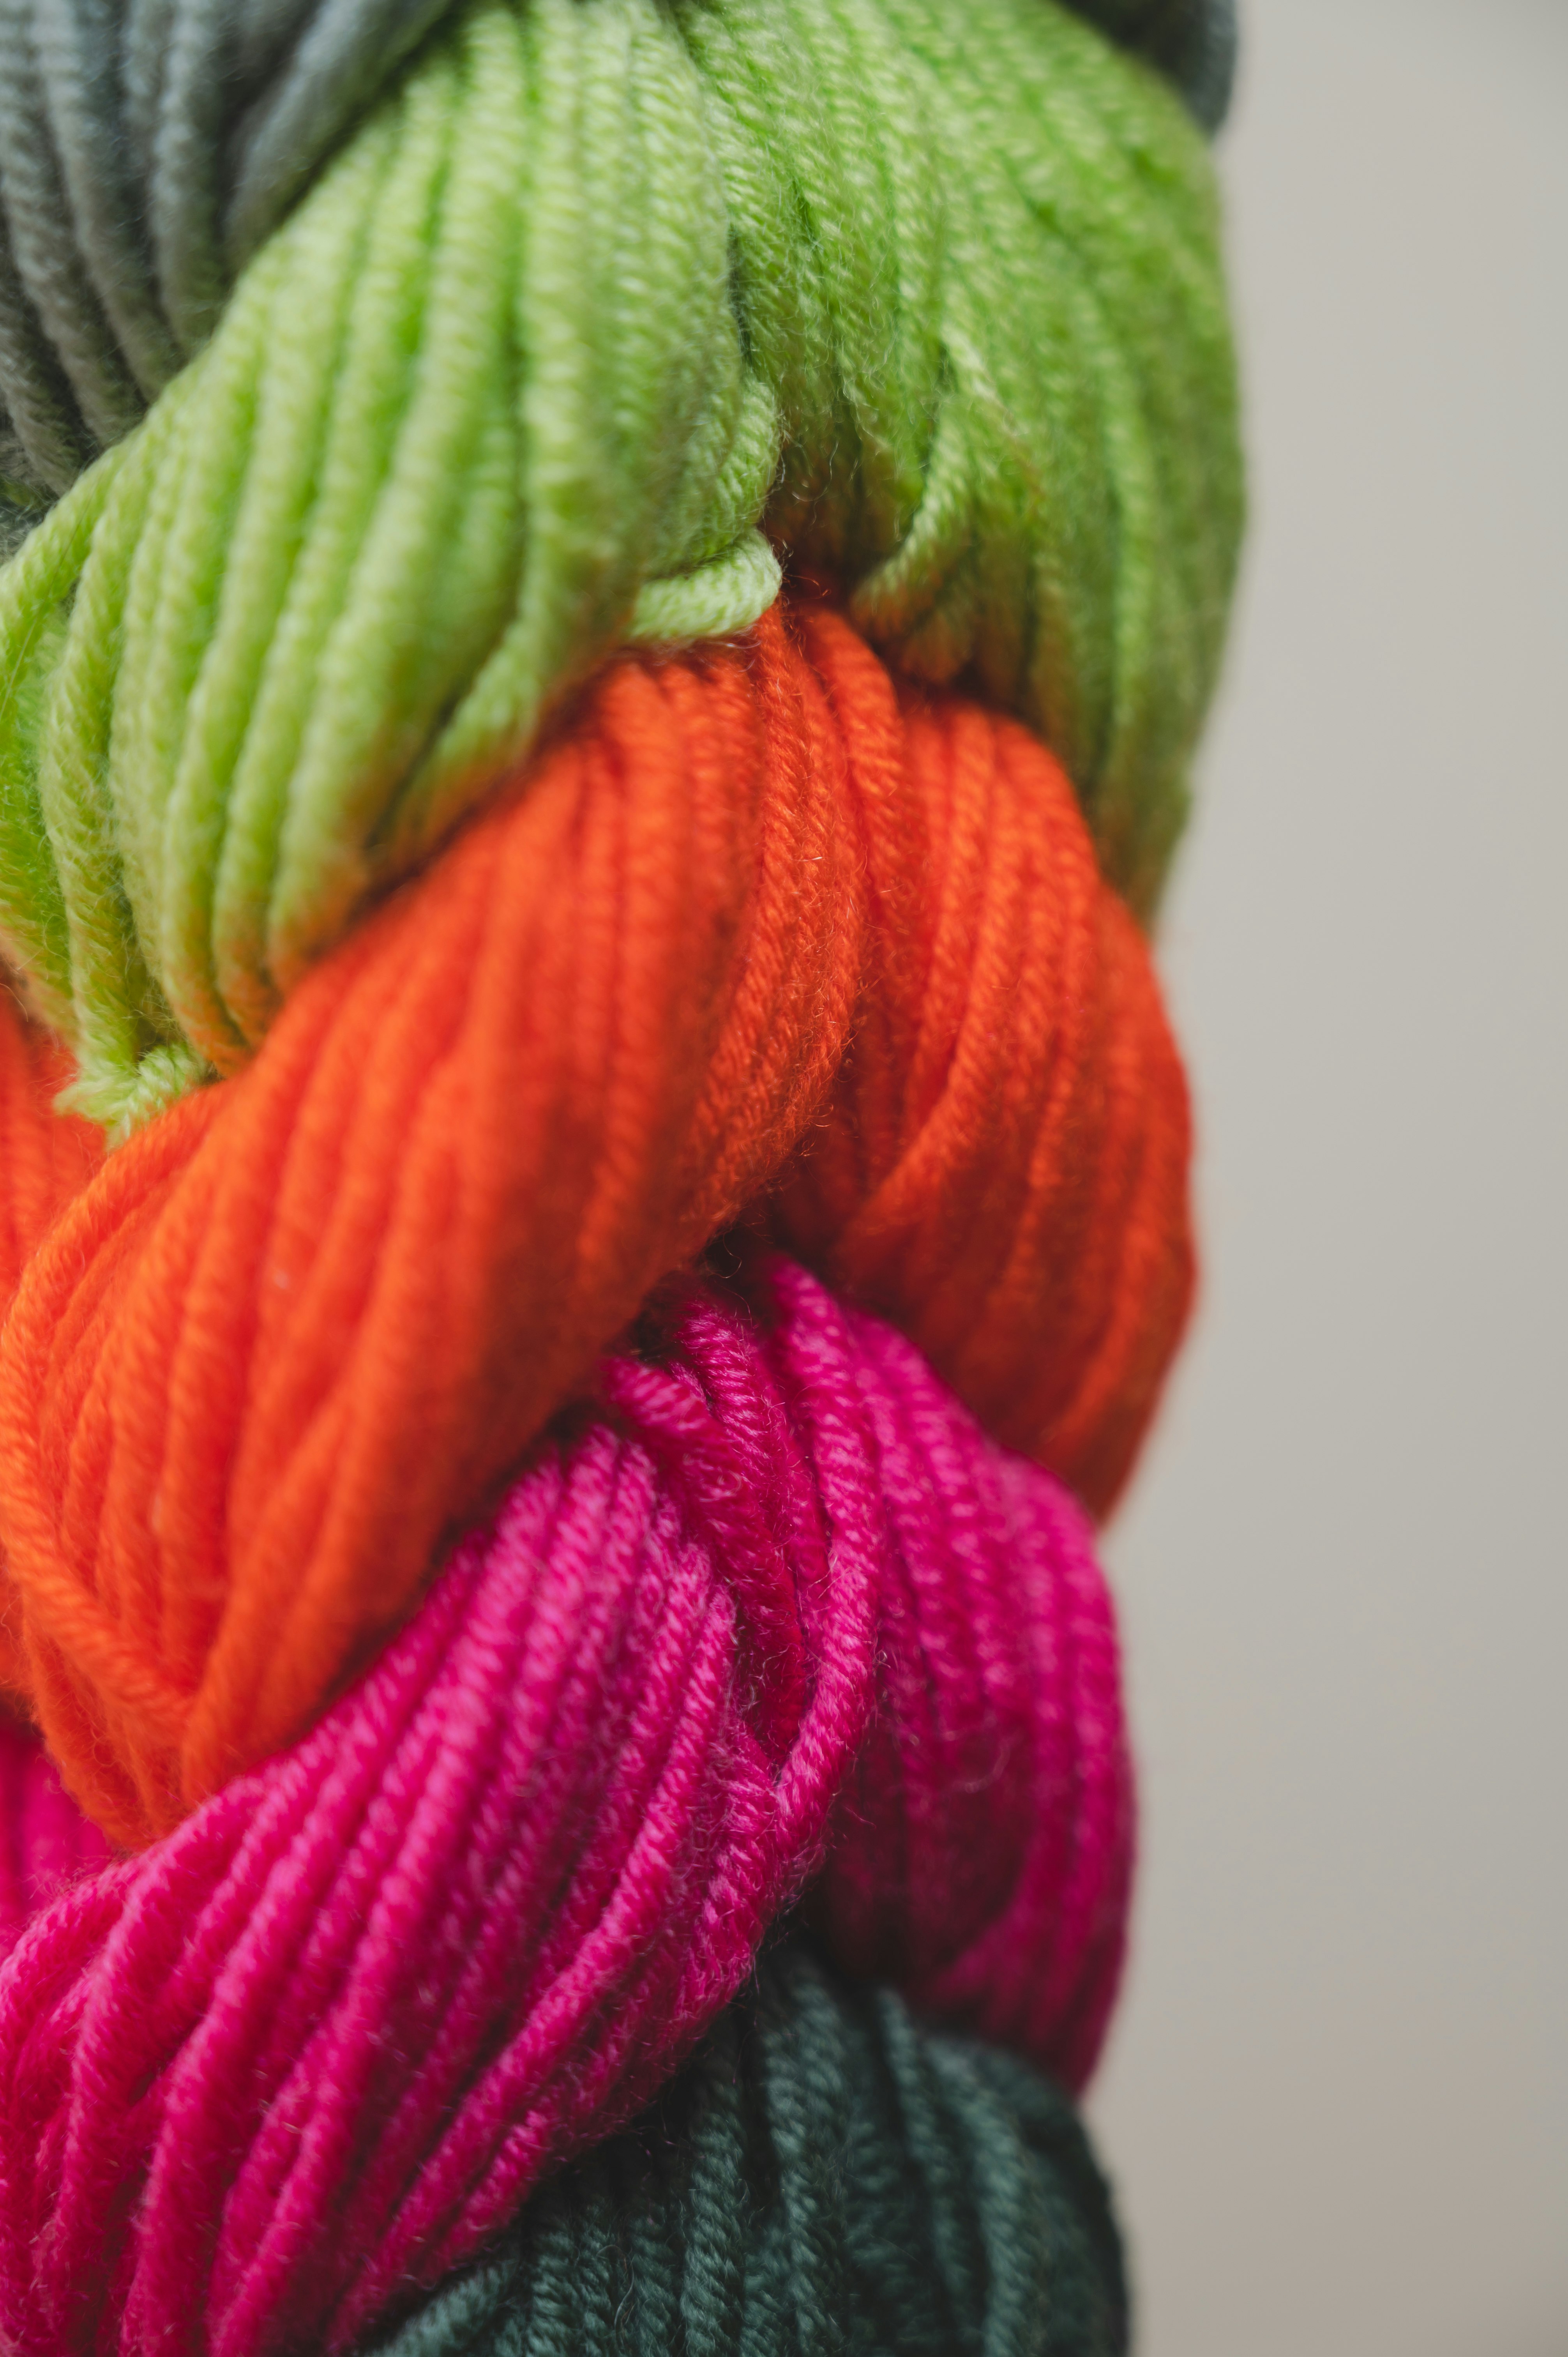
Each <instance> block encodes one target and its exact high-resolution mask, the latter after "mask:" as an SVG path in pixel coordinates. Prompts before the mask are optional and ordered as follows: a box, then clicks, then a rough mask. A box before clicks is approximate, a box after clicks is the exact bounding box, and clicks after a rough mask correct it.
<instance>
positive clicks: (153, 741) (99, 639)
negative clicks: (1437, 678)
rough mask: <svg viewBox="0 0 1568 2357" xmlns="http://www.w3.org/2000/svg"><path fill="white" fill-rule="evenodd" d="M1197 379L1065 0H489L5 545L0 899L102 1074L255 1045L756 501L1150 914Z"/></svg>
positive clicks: (1181, 641) (1184, 129) (715, 562)
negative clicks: (1014, 744)
mask: <svg viewBox="0 0 1568 2357" xmlns="http://www.w3.org/2000/svg"><path fill="white" fill-rule="evenodd" d="M60 5H64V0H60ZM1232 378H1233V371H1232V361H1231V353H1230V332H1229V327H1228V322H1227V317H1226V308H1225V300H1224V293H1223V286H1222V282H1221V276H1220V269H1219V250H1218V213H1217V203H1216V197H1215V191H1214V187H1213V179H1212V174H1211V171H1210V168H1209V165H1208V158H1207V156H1206V154H1205V151H1204V148H1203V145H1202V142H1201V140H1200V139H1199V137H1198V135H1197V133H1196V131H1195V130H1194V128H1193V126H1192V124H1190V123H1189V122H1188V121H1187V117H1186V115H1185V113H1184V111H1183V109H1182V107H1181V106H1180V104H1179V102H1178V101H1177V100H1176V98H1175V97H1174V96H1173V95H1172V94H1171V93H1170V92H1169V91H1167V90H1166V89H1165V87H1164V86H1163V85H1162V84H1161V83H1160V81H1158V79H1157V77H1155V75H1153V74H1152V73H1150V72H1149V71H1148V70H1146V69H1144V68H1142V67H1141V66H1139V65H1138V64H1136V63H1135V62H1133V61H1132V60H1129V59H1126V58H1125V57H1123V56H1122V55H1121V54H1119V53H1118V52H1117V51H1116V50H1114V49H1113V48H1111V47H1109V46H1108V45H1107V43H1106V42H1105V41H1104V40H1103V39H1102V38H1101V37H1100V36H1099V35H1097V34H1096V33H1094V32H1093V31H1092V30H1091V29H1090V28H1089V27H1085V26H1084V25H1082V24H1080V23H1079V22H1078V21H1076V20H1075V19H1074V18H1072V17H1071V16H1068V15H1066V14H1064V13H1063V12H1062V11H1061V10H1060V9H1058V7H1056V6H1055V5H1052V0H970V5H967V6H966V7H965V8H964V9H963V10H961V11H960V12H958V13H957V14H956V15H955V13H954V11H953V9H952V6H951V5H950V0H703V5H697V0H682V5H680V6H678V7H675V8H673V9H664V8H662V7H660V6H659V5H656V0H526V5H523V0H518V5H510V0H469V5H467V6H466V7H464V8H463V9H461V10H459V11H458V12H457V13H456V15H455V16H453V18H452V19H451V21H450V22H449V23H448V24H446V25H444V26H443V27H442V28H441V29H440V30H439V32H438V33H437V34H436V35H435V37H434V38H432V39H431V40H430V41H429V42H427V43H426V44H425V45H424V47H423V48H421V49H420V50H419V51H418V53H417V55H416V56H415V57H414V58H413V59H412V60H411V61H410V63H409V64H408V65H407V67H406V69H405V70H404V71H403V74H402V76H401V77H400V78H399V79H398V80H397V81H394V82H393V84H392V86H391V87H390V88H389V90H388V91H387V93H386V95H385V97H384V98H383V100H382V101H381V102H380V104H379V105H378V106H377V107H376V108H375V110H374V111H373V112H372V113H371V114H370V115H369V116H368V117H367V118H366V119H365V120H364V121H363V122H362V123H361V124H360V125H359V126H358V127H357V129H356V130H355V132H354V135H353V136H352V137H351V138H349V140H348V142H347V144H345V145H343V146H341V147H340V148H339V149H338V152H337V153H336V154H335V156H333V158H332V160H331V161H330V163H329V164H328V167H327V168H326V169H325V170H324V171H323V172H322V173H321V175H320V176H319V177H318V178H317V179H316V180H315V181H314V182H313V183H312V185H311V186H310V187H309V188H308V189H307V191H306V193H305V194H304V196H303V197H302V198H301V199H300V201H299V203H298V204H297V205H296V206H295V209H294V210H292V211H291V212H290V213H289V214H288V216H287V218H286V219H285V221H283V223H282V225H281V226H280V227H279V228H278V229H277V230H276V231H275V232H274V234H273V235H272V236H271V237H269V238H268V239H267V241H266V242H265V243H264V244H263V246H262V247H261V248H260V250H259V251H258V252H257V253H256V254H255V255H254V257H253V259H252V261H251V263H250V264H248V266H247V268H246V269H245V271H244V272H243V274H242V276H241V278H240V280H239V282H238V284H237V285H236V287H235V289H234V292H233V294H232V296H231V298H230V299H229V301H228V303H227V304H226V306H225V307H224V309H223V311H222V314H221V317H220V319H219V322H218V325H217V327H216V328H215V330H214V332H213V335H212V337H211V339H210V340H209V342H208V343H207V344H206V345H205V346H204V347H203V348H202V349H201V350H200V351H199V353H198V354H197V355H196V357H195V358H194V359H193V360H191V361H189V362H188V365H187V366H186V367H185V368H184V369H183V370H182V371H180V373H179V374H178V375H177V376H176V377H175V378H174V379H173V380H172V381H171V382H170V383H169V384H168V386H167V388H166V391H165V392H164V393H162V394H161V396H160V397H159V399H158V401H157V403H156V404H155V406H154V408H153V409H152V411H151V412H150V414H148V416H147V417H146V419H145V422H144V423H143V424H142V425H140V426H138V427H137V428H136V430H135V431H134V433H133V434H131V435H130V436H128V437H126V438H125V439H124V440H122V441H120V442H118V443H116V444H115V446H114V447H113V449H112V450H111V451H110V452H109V453H108V454H107V455H106V456H105V457H103V458H102V459H101V460H99V461H98V463H97V464H96V466H95V467H94V468H91V470H90V471H89V472H88V473H87V474H86V475H85V476H84V477H83V478H82V479H81V480H80V481H78V482H77V483H76V484H75V486H74V487H73V488H72V489H71V490H70V492H69V493H68V494H67V496H66V497H65V499H64V500H62V501H61V502H60V504H59V506H58V507H57V508H56V509H55V510H54V511H52V512H51V514H50V515H49V516H48V519H47V520H46V521H45V522H43V523H42V524H41V525H40V526H39V528H38V531H37V532H35V533H33V534H32V536H31V538H30V539H29V540H28V541H27V543H26V544H24V546H23V547H22V549H21V551H20V552H19V553H18V554H17V555H16V557H15V558H14V559H13V560H12V562H11V563H10V565H7V566H5V568H4V569H3V570H0V638H3V639H4V641H5V645H6V647H7V650H8V657H9V660H8V668H7V674H6V682H5V694H4V695H3V696H0V816H5V814H8V815H9V824H8V825H5V826H0V940H3V942H4V944H5V951H6V954H7V955H8V956H9V958H10V959H11V961H12V963H14V964H15V966H16V969H17V971H18V972H19V973H21V974H24V975H25V976H26V977H27V982H28V985H29V988H30V990H31V993H32V997H33V1003H34V1005H35V1006H37V1007H38V1010H39V1011H40V1012H41V1013H43V1014H45V1015H46V1016H47V1017H48V1019H49V1020H50V1021H52V1022H54V1023H56V1024H57V1026H59V1028H63V1029H65V1030H66V1032H67V1033H68V1035H69V1038H70V1044H71V1046H72V1049H73V1051H74V1053H75V1054H76V1056H77V1059H78V1061H79V1064H80V1066H81V1083H80V1103H81V1105H82V1107H83V1109H85V1110H87V1111H89V1112H91V1114H92V1115H93V1117H94V1118H95V1119H98V1120H99V1121H101V1122H102V1123H103V1124H104V1125H107V1126H110V1127H112V1128H114V1129H116V1130H117V1131H119V1130H123V1129H125V1128H128V1127H130V1126H133V1125H134V1124H135V1123H136V1122H137V1121H139V1120H141V1119H144V1118H145V1116H146V1114H148V1112H149V1111H151V1110H152V1109H154V1108H155V1107H156V1105H157V1104H158V1103H163V1102H166V1101H167V1100H168V1099H169V1098H170V1097H171V1096H173V1095H177V1094H178V1093H179V1092H181V1091H182V1090H185V1089H188V1088H189V1087H190V1086H192V1085H194V1084H195V1083H196V1082H198V1081H199V1080H200V1079H201V1078H202V1077H204V1076H205V1075H206V1074H208V1073H209V1072H210V1071H218V1072H231V1071H235V1070H237V1069H238V1068H239V1067H240V1066H241V1065H242V1063H243V1062H244V1061H245V1060H247V1059H248V1058H249V1056H250V1055H251V1054H252V1053H253V1051H254V1049H255V1048H256V1046H257V1045H258V1044H259V1042H260V1040H261V1039H262V1038H263V1036H264V1035H265V1033H266V1031H267V1029H268V1028H269V1027H270V1025H271V1024H272V1023H273V1022H274V1020H275V1019H276V1016H277V1013H278V1009H279V1006H280V1005H281V1003H282V1001H283V1000H284V999H285V997H286V996H287V994H288V993H289V991H290V990H292V989H293V988H295V986H296V985H297V983H298V981H299V979H300V977H301V975H302V974H303V973H304V972H305V971H306V968H307V967H308V966H309V965H310V964H311V963H313V962H314V961H315V960H317V958H318V957H319V956H320V955H321V954H322V953H323V952H325V951H327V950H328V948H330V947H331V946H332V945H333V944H334V943H335V942H337V941H338V940H339V939H340V938H341V937H342V935H343V933H344V931H345V930H346V928H347V927H348V926H349V923H350V922H351V920H353V918H354V917H355V915H356V913H357V912H358V911H359V910H360V908H361V907H362V906H363V904H364V903H365V901H366V900H367V899H368V898H370V897H372V896H373V895H375V894H376V893H379V892H381V891H382V890H384V889H385V888H386V887H387V886H388V885H389V884H390V883H392V882H393V881H394V880H396V878H398V877H401V876H403V875H404V874H406V873H408V872H409V871H410V870H411V869H412V868H413V867H414V866H417V865H419V864H420V863H421V862H423V861H424V859H425V858H426V857H427V856H428V855H429V853H430V851H431V849H432V847H433V846H434V845H435V844H436V843H437V842H439V841H440V840H441V839H442V838H443V837H444V836H445V834H446V833H447V832H449V831H450V829H451V827H452V826H453V824H454V823H456V821H457V819H458V818H459V817H461V816H462V814H463V813H466V812H467V811H469V810H471V809H472V808H473V807H475V805H476V804H477V803H478V802H480V801H481V800H482V799H483V798H484V797H485V795H486V794H488V793H489V791H492V790H493V788H494V787H495V785H496V783H497V781H498V780H499V778H500V777H501V776H503V775H505V774H507V773H509V772H510V770H514V769H515V767H516V764H517V762H518V761H519V759H521V757H522V756H523V755H524V754H525V753H526V752H527V750H528V748H530V746H531V745H532V742H533V741H534V739H535V737H537V735H538V732H539V730H540V728H541V726H542V725H543V724H544V723H545V722H546V720H547V719H548V718H549V716H551V715H552V714H553V713H555V712H557V711H558V710H559V709H560V707H561V705H562V704H563V700H564V698H565V697H567V696H568V695H569V694H571V693H572V691H574V690H575V688H576V687H577V686H578V685H579V684H580V683H581V682H582V681H583V680H584V679H585V677H587V676H588V675H589V674H590V673H592V671H593V670H594V669H595V668H596V666H597V665H598V664H600V663H601V662H603V661H604V659H605V658H606V656H607V654H608V653H609V652H610V651H611V650H612V649H613V648H614V647H616V646H617V645H618V644H620V643H623V642H625V641H626V640H628V639H630V640H653V641H657V642H660V643H674V642H684V641H688V640H693V639H696V638H700V637H702V636H703V635H704V634H714V633H718V634H723V633H726V632H731V631H735V630H741V629H744V628H745V627H746V626H747V625H749V624H750V623H752V622H753V621H755V619H757V616H758V614H759V613H760V611H761V610H762V609H763V608H765V607H766V606H767V605H768V602H769V600H770V599H771V598H772V597H773V596H774V594H775V592H776V590H777V588H778V585H779V560H778V558H777V556H776V555H775V554H774V545H776V546H777V547H778V548H779V550H781V551H783V552H784V553H785V554H789V556H790V557H791V558H792V559H793V561H794V562H795V563H797V564H798V565H805V566H808V567H814V568H817V569H819V570H824V571H826V572H829V573H832V574H834V575H836V576H838V577H839V578H840V579H841V580H842V583H843V589H844V593H845V595H846V597H847V598H848V601H849V610H850V612H851V614H852V616H853V618H854V619H855V620H856V622H857V623H858V625H859V626H860V627H861V629H862V630H864V631H865V634H866V635H867V636H868V637H869V638H870V639H871V640H873V641H874V642H875V644H877V645H878V646H879V647H880V648H882V649H883V650H884V651H886V653H887V654H888V656H889V658H890V659H891V660H893V661H895V662H897V664H899V665H900V666H901V667H903V668H904V669H906V670H907V671H909V672H911V673H915V674H917V675H918V676H921V677H924V678H926V679H928V680H931V681H935V682H939V683H942V682H948V681H951V680H954V679H957V678H958V677H959V676H960V674H961V673H962V674H970V675H972V678H973V680H974V681H975V682H976V683H978V684H979V685H980V686H981V688H982V689H983V692H984V694H986V695H987V696H988V697H989V698H990V699H991V700H993V701H994V702H995V703H997V704H998V705H1001V706H1003V707H1004V708H1005V709H1008V710H1011V711H1014V712H1016V713H1018V714H1019V715H1021V716H1023V717H1024V718H1025V719H1026V721H1028V723H1029V724H1030V725H1031V726H1034V727H1035V728H1036V729H1037V730H1038V731H1039V732H1040V733H1041V734H1043V735H1044V737H1046V738H1047V742H1048V743H1050V744H1051V746H1052V747H1053V748H1054V749H1055V750H1056V752H1057V754H1058V758H1059V759H1061V760H1062V762H1063V764H1064V766H1065V767H1066V769H1067V770H1068V772H1069V776H1070V777H1071V778H1072V779H1073V780H1074V783H1075V785H1076V786H1077V788H1078V790H1079V792H1080V794H1081V796H1082V798H1083V801H1084V804H1085V807H1086V809H1087V811H1088V813H1089V814H1090V822H1091V825H1092V827H1093V830H1094V833H1095V835H1096V839H1097V842H1098V845H1099V847H1100V850H1101V856H1102V859H1103V860H1104V862H1105V864H1106V866H1107V868H1108V871H1109V872H1110V874H1111V876H1112V879H1113V880H1114V881H1115V882H1116V883H1117V884H1118V885H1119V886H1120V887H1121V888H1122V890H1123V891H1124V892H1125V893H1126V894H1127V895H1128V897H1129V898H1130V899H1131V900H1132V901H1133V904H1134V905H1135V906H1136V907H1137V908H1138V909H1140V910H1146V909H1147V908H1148V907H1149V906H1150V905H1151V904H1152V901H1153V899H1154V898H1155V893H1156V891H1157V888H1158V883H1159V878H1160V876H1161V875H1162V873H1163V870H1164V866H1165V860H1166V858H1167V856H1168V854H1169V851H1170V848H1171V845H1172V844H1173V843H1174V841H1175V838H1176V834H1177V832H1178V831H1179V827H1180V824H1181V820H1182V815H1183V812H1184V810H1185V804H1186V769H1187V760H1188V758H1189V755H1190V752H1191V748H1192V744H1193V741H1194V737H1195V735H1196V731H1197V726H1198V724H1199V721H1200V719H1201V716H1202V713H1203V710H1204V708H1205V705H1206V704H1207V701H1208V694H1209V692H1210V689H1211V687H1212V683H1213V680H1214V675H1215V671H1216V667H1217V664H1218V661H1219V648H1220V642H1221V638H1222V635H1223V628H1224V620H1225V615H1226V610H1227V605H1228V600H1229V594H1230V581H1231V576H1232V571H1233V566H1234V555H1235V544H1236V536H1237V530H1238V526H1239V521H1240V468H1239V461H1238V458H1237V454H1236V435H1235V394H1234V385H1233V381H1232ZM764 528H765V529H766V533H767V534H768V538H767V539H764V538H763V537H762V536H761V534H762V531H763V529H764ZM770 543H771V544H773V545H770Z"/></svg>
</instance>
